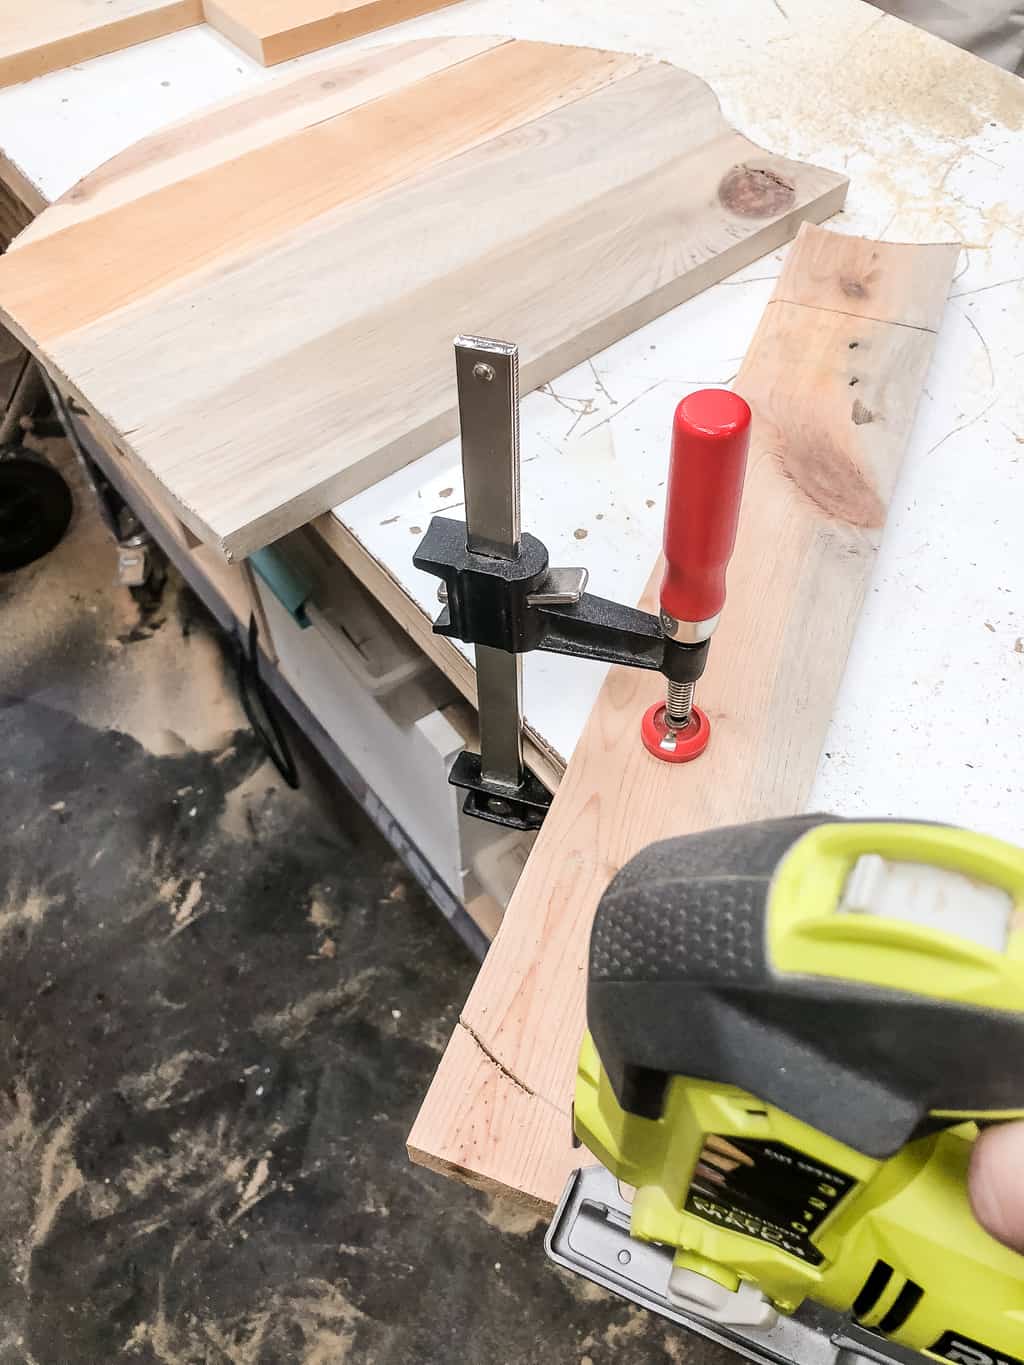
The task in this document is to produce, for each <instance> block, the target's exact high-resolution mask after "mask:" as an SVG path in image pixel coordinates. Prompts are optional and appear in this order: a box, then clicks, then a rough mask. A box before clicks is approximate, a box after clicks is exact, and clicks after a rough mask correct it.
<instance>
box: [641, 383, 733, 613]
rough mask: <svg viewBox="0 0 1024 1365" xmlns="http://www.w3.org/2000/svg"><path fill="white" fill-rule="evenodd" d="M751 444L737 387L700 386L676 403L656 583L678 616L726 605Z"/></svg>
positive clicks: (665, 604)
mask: <svg viewBox="0 0 1024 1365" xmlns="http://www.w3.org/2000/svg"><path fill="white" fill-rule="evenodd" d="M749 445H750V408H749V407H748V406H747V404H746V403H745V402H744V401H743V399H742V398H740V396H739V395H738V394H735V393H730V392H729V391H728V390H727V389H699V390H698V391H697V392H696V393H691V394H689V395H688V397H686V398H684V399H683V401H682V402H681V403H680V404H679V406H678V407H677V408H676V415H675V419H674V421H673V423H672V458H671V463H670V465H669V474H668V498H667V502H666V506H665V577H664V578H663V579H662V583H661V609H662V611H663V612H664V613H666V614H667V615H668V616H671V617H673V618H674V619H675V620H676V621H687V622H692V623H696V622H701V621H711V620H713V619H714V618H715V617H717V615H718V613H719V612H720V611H721V610H722V607H723V606H724V605H725V570H726V567H727V565H728V563H729V560H730V558H731V557H732V551H733V546H734V545H735V543H736V527H737V525H738V523H739V517H740V497H741V496H742V493H743V475H744V473H745V471H746V467H747V449H748V447H749Z"/></svg>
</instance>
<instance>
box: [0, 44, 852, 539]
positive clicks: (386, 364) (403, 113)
mask: <svg viewBox="0 0 1024 1365" xmlns="http://www.w3.org/2000/svg"><path fill="white" fill-rule="evenodd" d="M392 51H393V50H392ZM396 60H400V56H396ZM379 74H380V73H378V75H379ZM363 79H364V88H363V95H364V98H363V99H362V100H361V102H359V103H358V104H356V105H355V106H354V107H348V108H343V107H342V108H339V107H334V108H333V110H332V111H331V112H328V113H327V114H326V116H323V103H322V95H323V93H324V92H323V91H322V90H321V91H317V90H313V89H310V88H307V89H306V92H305V95H304V96H302V97H301V98H303V99H304V100H308V101H312V102H314V103H315V104H316V106H317V108H318V109H320V111H321V116H319V117H317V118H315V119H313V120H312V121H311V122H308V123H307V122H305V121H304V120H300V121H299V123H300V126H298V127H296V124H295V121H294V120H289V119H285V120H282V119H281V118H278V117H275V118H270V119H267V120H266V121H265V122H264V123H262V124H261V126H260V130H259V140H258V141H256V142H255V143H249V142H247V143H246V144H245V145H244V147H241V146H240V145H239V141H238V139H237V137H236V136H235V135H231V134H226V133H225V132H224V121H225V118H226V117H228V116H227V115H226V114H225V112H224V111H223V110H222V111H221V112H220V114H219V115H218V116H217V117H218V119H219V120H220V125H221V131H220V133H218V134H217V136H216V138H215V139H214V140H215V142H216V150H215V151H214V152H211V151H210V143H209V141H208V140H207V141H206V142H205V143H203V138H202V136H199V137H198V138H197V146H199V145H202V146H203V147H204V150H203V151H201V153H200V154H199V155H198V158H197V161H196V162H195V163H193V164H192V166H191V168H189V169H187V170H186V169H185V168H186V165H187V164H188V155H187V154H183V150H182V147H183V130H182V129H180V128H179V129H178V130H176V131H175V133H174V134H173V136H169V137H168V138H167V139H166V141H165V142H164V143H163V144H160V143H159V142H158V143H157V144H156V145H153V144H152V143H151V151H152V153H153V155H154V158H155V160H156V161H157V162H159V161H160V160H161V159H162V158H163V156H164V154H166V156H167V158H169V159H172V160H174V162H175V169H174V170H173V171H172V172H171V173H170V176H169V183H166V184H154V178H153V177H152V175H151V174H150V172H149V170H148V169H147V170H145V172H143V170H142V169H141V168H138V167H137V169H136V171H135V173H134V175H133V176H129V177H127V178H126V177H121V178H120V184H119V186H116V187H114V188H115V192H114V197H115V199H116V202H114V203H112V204H111V205H110V206H109V207H108V208H106V209H104V210H102V211H99V212H96V213H95V214H94V215H93V216H91V217H90V216H87V215H86V216H81V217H80V218H79V219H78V220H77V221H73V222H70V221H68V219H67V217H66V216H65V218H64V226H62V227H61V228H60V229H59V230H57V231H54V232H52V233H49V235H46V228H45V226H44V225H43V223H40V224H39V226H38V227H36V228H34V231H33V236H32V240H29V241H27V242H26V243H25V245H24V246H22V247H20V248H19V249H17V250H16V251H13V252H11V253H9V254H8V256H7V257H5V258H3V259H2V260H0V313H2V316H3V318H4V320H5V321H6V323H7V325H8V326H9V327H10V328H11V329H12V330H13V331H14V332H15V333H16V335H18V336H19V337H21V339H22V340H23V341H24V342H25V344H26V345H28V346H30V347H31V348H32V349H33V350H35V351H36V353H37V354H38V355H39V356H40V358H41V359H42V361H43V363H44V364H45V365H46V366H47V368H48V369H50V370H51V371H52V372H54V373H55V374H56V375H57V376H58V377H60V376H62V377H63V379H64V381H65V383H66V390H67V392H68V393H69V394H71V395H72V396H74V397H75V398H76V400H77V401H78V402H80V403H81V404H82V406H83V407H85V408H86V410H87V411H88V412H90V413H91V414H92V415H93V416H94V417H95V418H96V420H97V421H98V422H100V423H101V424H103V425H104V426H105V429H106V431H107V434H108V435H109V436H110V437H111V439H113V440H114V441H115V442H116V444H117V445H118V446H119V447H120V448H121V449H122V450H123V451H124V453H125V456H126V458H128V459H130V460H134V461H135V462H136V463H137V464H138V466H139V467H140V468H145V469H146V470H147V471H148V472H149V473H150V475H151V476H152V477H154V478H156V479H157V481H158V482H159V483H160V484H161V485H162V486H163V487H164V489H165V490H166V493H167V495H168V496H169V497H170V498H171V500H172V501H173V503H174V505H175V509H176V512H177V514H178V515H179V516H180V518H181V520H182V521H183V522H184V523H185V524H186V525H187V526H189V528H190V529H191V530H192V531H193V532H194V533H195V534H196V535H198V536H200V537H201V538H202V539H203V540H205V541H207V542H208V543H210V544H212V545H215V546H216V547H217V548H218V549H220V551H221V552H222V553H223V554H225V555H226V556H227V557H228V558H231V557H235V556H240V555H244V554H247V553H251V552H252V551H253V550H256V549H258V548H260V547H261V546H262V545H264V544H267V543H268V542H269V541H271V540H274V539H276V538H278V537H279V536H281V535H284V534H285V533H287V532H288V531H289V530H293V529H295V527H297V526H299V525H302V524H303V523H305V522H307V521H309V520H311V519H312V518H313V517H315V516H317V515H318V514H320V513H322V512H325V511H327V510H328V509H329V508H330V507H333V506H334V505H336V504H337V503H339V502H341V501H343V500H344V499H346V498H348V497H351V496H352V495H353V494H355V493H357V492H359V491H360V490H361V489H362V488H365V487H366V486H367V485H368V484H371V483H374V482H376V481H378V480H379V479H381V478H383V477H384V476H385V475H386V474H388V473H391V472H393V471H394V470H396V469H398V468H400V467H401V466H402V465H404V464H407V463H408V462H409V461H410V460H412V459H415V458H416V457H418V456H419V455H422V454H424V453H425V452H427V451H428V450H430V449H432V448H434V447H435V446H437V445H439V444H440V443H441V442H443V441H444V440H446V439H448V438H449V437H451V436H453V435H454V434H455V432H456V430H457V422H458V418H457V405H456V397H455V383H454V370H453V366H452V362H451V338H452V337H453V336H454V335H456V334H457V333H458V332H460V331H462V332H466V331H468V332H474V333H483V334H492V335H508V336H513V337H515V338H516V340H517V342H518V343H519V348H520V357H521V389H522V392H524V393H525V392H528V391H529V390H530V389H531V388H535V387H537V386H538V385H539V384H542V383H545V382H547V381H548V380H550V379H552V378H554V377H555V376H556V375H558V374H561V373H563V372H564V371H565V370H567V369H569V368H571V367H572V366H573V365H575V364H578V363H579V362H580V361H582V360H584V359H586V358H587V357H588V356H590V355H593V354H594V353H595V352H596V351H598V350H601V349H602V348H603V347H605V346H608V345H610V344H611V343H612V342H614V341H616V340H618V339H619V338H620V337H622V336H624V335H626V334H627V333H629V332H630V331H633V330H635V329H636V328H637V327H638V326H640V325H642V324H643V323H645V322H648V321H650V320H651V319H652V318H654V317H656V316H657V315H658V314H660V313H662V312H664V311H665V310H666V309H668V308H671V307H673V306H675V305H676V304H677V303H680V302H682V301H683V300H684V299H686V298H689V297H691V296H692V295H693V294H695V293H697V292H699V291H700V290H702V289H705V288H707V287H708V286H709V285H711V284H713V283H715V282H716V281H717V280H719V279H722V278H723V277H724V276H726V275H728V274H731V273H732V272H733V271H735V270H737V269H739V268H740V267H741V266H743V265H746V264H748V263H749V262H751V261H753V260H755V259H757V258H758V257H759V256H761V255H763V254H764V253H765V252H768V251H772V250H774V249H776V248H777V247H779V246H781V245H782V244H783V243H784V242H786V241H788V240H789V239H790V238H791V236H792V235H793V233H794V232H795V230H796V228H797V226H798V225H799V223H800V222H801V221H802V220H804V219H808V218H811V219H815V220H817V219H820V218H823V217H827V216H828V215H829V214H831V213H833V212H834V211H835V210H836V209H838V208H839V207H840V206H841V204H842V202H843V199H844V197H845V193H846V184H847V182H846V180H845V178H844V177H842V176H840V175H837V174H835V173H834V172H832V171H828V170H823V169H821V168H819V167H814V166H808V165H805V164H803V163H800V162H794V161H788V160H786V159H785V158H783V157H777V156H773V155H771V154H769V153H765V152H763V151H761V150H760V149H759V148H757V147H755V146H754V144H752V143H751V142H749V141H748V140H747V139H746V138H744V137H742V136H741V135H740V134H739V133H737V132H735V130H733V129H732V128H730V127H729V125H728V124H727V123H726V122H725V120H724V118H723V116H722V113H721V110H720V108H719V106H718V102H717V100H716V99H715V96H714V95H713V93H712V92H711V90H710V89H709V88H708V86H707V85H706V84H705V83H704V82H703V81H701V80H699V79H698V78H697V77H695V76H693V75H691V74H690V73H688V72H685V71H681V70H679V69H678V68H676V67H673V66H670V65H668V64H667V63H657V62H651V61H649V60H647V59H644V58H637V57H632V56H629V55H624V54H622V53H610V52H600V51H595V50H592V49H585V48H573V47H560V46H556V45H552V44H546V43H530V42H523V41H520V40H511V41H507V42H499V43H497V44H496V45H493V46H490V47H488V48H487V49H486V50H483V51H477V52H475V53H472V54H470V55H468V56H467V55H465V53H464V52H463V53H462V54H460V55H458V56H456V55H455V54H452V56H451V60H450V63H448V64H446V65H444V66H443V67H441V66H437V67H431V68H430V69H425V68H424V67H422V66H421V67H420V68H419V69H418V70H417V71H412V70H410V72H409V83H408V84H403V85H401V86H399V87H397V88H395V87H391V88H387V89H384V90H383V92H382V93H378V94H377V96H376V97H371V96H370V95H369V93H368V91H369V89H370V87H371V85H372V83H373V82H372V81H371V80H369V79H368V78H367V76H366V73H365V72H364V76H363ZM291 88H293V89H295V87H294V86H293V87H291ZM249 108H250V109H251V108H252V105H251V104H249ZM203 117H204V116H202V115H200V116H199V120H198V121H197V125H196V126H197V129H198V128H199V127H200V125H202V124H203ZM183 171H185V173H184V174H183V173H182V172H183ZM112 185H113V179H108V191H107V192H109V190H110V186H112ZM129 190H130V191H131V193H132V195H133V197H131V198H124V197H123V195H124V194H125V193H126V192H127V191H129ZM119 196H120V197H119ZM107 202H108V203H109V201H107ZM466 204H472V205H473V212H472V213H471V214H469V215H467V214H466V212H465V205H466ZM46 216H47V215H46V214H44V215H43V220H44V222H45V219H46ZM243 321H244V325H240V323H241V322H243ZM299 412H301V414H302V420H301V423H298V424H297V422H296V414H297V413H299Z"/></svg>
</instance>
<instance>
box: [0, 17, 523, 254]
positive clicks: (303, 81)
mask: <svg viewBox="0 0 1024 1365" xmlns="http://www.w3.org/2000/svg"><path fill="white" fill-rule="evenodd" d="M508 41H509V40H508V39H507V38H496V37H483V38H478V37H467V38H421V39H417V40H416V41H413V42H407V43H400V44H398V45H396V46H394V47H375V48H371V49H369V50H368V51H362V52H354V53H351V52H350V53H347V54H343V55H342V56H340V57H338V56H332V57H331V58H330V59H329V60H325V61H323V62H320V63H318V64H317V65H315V66H313V67H307V68H306V69H305V70H303V71H302V72H300V73H299V74H298V75H294V76H290V77H287V78H286V77H284V76H279V77H278V78H277V79H275V80H273V81H270V82H268V83H267V84H265V85H261V86H260V87H259V88H258V89H257V90H255V91H253V92H252V93H250V94H247V95H245V96H244V97H239V96H234V97H232V98H230V99H226V100H221V101H220V102H219V103H217V104H214V105H211V106H210V107H208V108H207V109H204V110H203V112H202V114H201V115H199V116H198V117H197V116H195V115H193V116H192V117H190V118H186V119H181V120H179V121H178V122H176V123H173V124H170V125H169V126H168V127H166V128H161V129H160V130H159V132H156V133H152V134H151V135H150V136H149V137H144V138H142V139H141V140H140V141H139V142H136V143H135V144H134V145H133V146H131V147H129V148H127V149H126V150H125V151H123V152H120V153H119V154H118V155H117V156H115V157H112V158H111V159H110V160H109V161H106V162H104V163H103V164H102V165H100V166H98V167H97V168H96V170H94V171H92V172H91V173H90V174H89V175H87V176H86V177H85V178H84V179H82V180H80V181H79V182H78V184H77V185H75V186H74V187H73V188H72V189H70V190H68V192H67V193H66V194H63V195H61V197H60V198H59V199H57V200H55V201H54V202H53V203H52V204H51V205H49V206H47V204H46V202H45V201H44V200H43V199H42V198H41V196H37V202H35V203H33V204H32V205H31V207H32V211H33V212H34V213H36V214H38V215H39V216H38V217H37V218H36V219H35V221H34V222H33V223H32V224H31V225H30V226H29V227H28V228H27V229H26V230H25V231H24V232H23V233H22V234H21V236H20V237H19V238H18V241H17V244H16V245H17V247H18V248H23V247H25V246H26V245H27V244H28V243H29V242H34V241H38V240H39V239H40V238H42V237H49V236H52V234H53V233H55V232H59V231H61V230H62V229H63V228H66V227H71V226H72V225H73V224H75V223H80V222H83V221H84V220H85V219H87V218H95V217H96V216H97V215H98V214H100V213H108V212H109V211H110V210H111V209H115V208H117V207H118V206H119V205H121V204H129V203H131V202H132V201H133V200H136V199H141V198H142V197H143V196H144V195H147V194H152V193H153V192H154V191H156V190H161V189H164V188H166V187H167V186H168V185H176V184H179V183H180V182H181V181H183V180H188V179H190V178H191V177H192V176H194V175H197V174H199V172H201V171H206V170H210V169H211V168H212V167H215V166H219V165H221V164H223V163H224V162H227V161H231V160H233V159H234V158H236V157H239V156H243V155H244V154H245V153H247V152H251V151H254V150H256V149H258V148H260V147H264V146H268V145H270V144H271V143H274V142H277V141H279V140H280V139H281V138H285V137H289V136H291V135H292V134H294V133H300V132H302V131H303V130H304V129H306V128H310V127H312V126H313V125H314V124H317V123H321V122H323V121H325V120H327V119H330V118H333V117H335V116H336V115H338V114H343V113H347V112H348V110H350V109H355V108H357V107H358V106H359V105H361V104H367V103H368V102H369V101H370V100H375V99H380V97H381V96H382V95H387V94H390V93H391V92H392V91H394V90H398V89H401V88H402V87H403V86H405V85H410V84H412V83H413V82H415V81H418V80H421V79H422V78H423V77H424V76H429V75H432V74H433V73H434V72H436V71H441V70H444V69H445V68H446V67H449V66H454V65H456V64H457V63H458V62H462V61H465V60H466V59H467V58H469V57H475V56H476V55H477V54H478V53H481V52H487V51H489V50H490V49H491V48H494V47H499V46H500V45H501V44H502V43H506V42H508ZM10 174H11V168H10V163H7V162H5V161H4V160H3V157H2V155H0V175H2V176H3V178H4V179H5V180H8V182H9V183H16V182H12V181H11V179H10ZM26 202H28V201H26ZM44 209H46V210H47V211H46V212H45V213H44V212H43V210H44Z"/></svg>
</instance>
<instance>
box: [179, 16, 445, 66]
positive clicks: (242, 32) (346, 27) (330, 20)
mask: <svg viewBox="0 0 1024 1365" xmlns="http://www.w3.org/2000/svg"><path fill="white" fill-rule="evenodd" d="M452 3H454V0H203V10H204V13H205V16H206V21H207V23H209V24H212V25H213V27H214V28H216V29H219V30H220V32H221V33H223V34H224V36H225V37H226V38H230V39H231V41H232V42H233V43H236V44H237V45H238V46H239V47H240V48H241V49H242V51H243V52H246V53H248V55H249V56H250V57H252V58H253V59H254V60H255V61H257V62H262V63H263V65H264V66H273V65H274V64H275V63H276V62H285V61H288V60H289V59H290V58H291V57H301V56H302V55H303V54H304V53H307V52H316V51H317V50H318V49H319V48H322V47H330V46H331V45H332V44H334V43H344V42H347V41H348V40H349V39H350V38H358V37H360V36H361V35H362V34H364V33H374V32H375V31H376V30H378V29H382V28H387V27H388V26H389V25H390V24H399V23H402V22H403V20H405V19H413V18H415V17H416V15H418V14H429V13H430V12H431V11H432V10H436V9H442V8H443V7H444V6H445V5H450V4H452Z"/></svg>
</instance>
